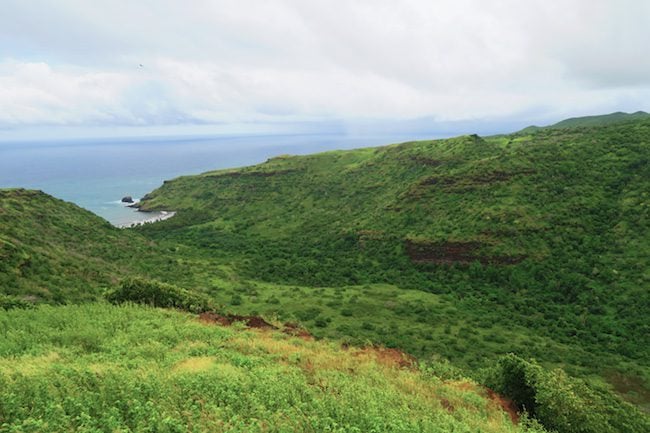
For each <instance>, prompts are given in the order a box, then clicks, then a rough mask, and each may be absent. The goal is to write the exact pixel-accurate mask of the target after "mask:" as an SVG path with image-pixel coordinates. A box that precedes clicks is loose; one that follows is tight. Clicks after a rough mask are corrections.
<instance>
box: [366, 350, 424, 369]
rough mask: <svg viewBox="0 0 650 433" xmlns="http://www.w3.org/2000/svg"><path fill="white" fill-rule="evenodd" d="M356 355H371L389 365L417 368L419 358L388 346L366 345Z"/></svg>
mask: <svg viewBox="0 0 650 433" xmlns="http://www.w3.org/2000/svg"><path fill="white" fill-rule="evenodd" d="M356 355H358V356H361V355H371V356H373V357H374V358H375V359H376V360H377V362H379V363H380V364H383V365H387V366H389V367H396V368H406V369H415V368H416V367H417V359H415V357H414V356H412V355H409V354H408V353H406V352H402V351H401V350H399V349H389V348H386V347H366V348H364V349H361V350H359V351H358V352H356Z"/></svg>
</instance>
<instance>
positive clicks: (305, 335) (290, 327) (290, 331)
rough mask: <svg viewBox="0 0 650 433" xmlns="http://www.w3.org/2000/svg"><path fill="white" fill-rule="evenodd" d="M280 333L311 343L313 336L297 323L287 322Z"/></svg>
mask: <svg viewBox="0 0 650 433" xmlns="http://www.w3.org/2000/svg"><path fill="white" fill-rule="evenodd" d="M282 332H283V333H285V334H287V335H292V336H294V337H298V338H302V339H303V340H308V341H311V340H313V339H314V337H313V335H311V334H310V333H309V331H307V330H306V329H305V328H303V327H301V326H300V325H298V324H297V323H292V322H287V323H285V324H284V329H282Z"/></svg>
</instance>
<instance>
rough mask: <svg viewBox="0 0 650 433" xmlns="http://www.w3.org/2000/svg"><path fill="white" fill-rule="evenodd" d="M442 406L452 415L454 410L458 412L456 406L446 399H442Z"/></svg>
mask: <svg viewBox="0 0 650 433" xmlns="http://www.w3.org/2000/svg"><path fill="white" fill-rule="evenodd" d="M440 405H441V406H442V407H443V409H445V410H446V411H447V412H449V413H452V412H453V411H454V410H456V408H455V407H454V405H453V404H451V402H450V401H449V400H447V399H446V398H444V397H443V398H441V399H440Z"/></svg>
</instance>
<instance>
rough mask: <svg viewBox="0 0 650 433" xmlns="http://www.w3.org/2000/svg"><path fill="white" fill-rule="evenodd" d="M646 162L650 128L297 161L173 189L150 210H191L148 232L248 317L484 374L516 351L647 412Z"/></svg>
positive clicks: (455, 142) (154, 196)
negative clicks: (185, 251) (293, 320)
mask: <svg viewBox="0 0 650 433" xmlns="http://www.w3.org/2000/svg"><path fill="white" fill-rule="evenodd" d="M649 160H650V121H648V120H642V121H634V122H628V123H622V124H614V125H609V126H604V127H595V128H583V129H562V130H559V129H558V130H555V129H549V130H543V131H539V132H537V133H535V134H532V135H531V134H524V133H519V134H513V135H509V136H499V137H487V138H481V137H478V136H465V137H458V138H454V139H450V140H436V141H425V142H412V143H402V144H397V145H391V146H386V147H381V148H372V149H360V150H354V151H344V152H343V151H342V152H327V153H323V154H318V155H310V156H301V157H290V156H285V157H278V158H273V159H271V160H269V161H268V162H266V163H264V164H261V165H258V166H254V167H245V168H242V169H233V170H222V171H216V172H208V173H205V174H203V175H199V176H187V177H181V178H178V179H175V180H173V181H169V182H166V183H165V185H163V186H162V187H161V188H160V189H158V190H156V191H154V192H153V193H151V194H149V195H148V196H147V197H146V199H145V200H144V201H143V207H144V208H145V209H169V210H176V211H179V213H178V215H177V216H176V217H175V218H173V219H171V220H168V221H166V222H163V223H161V224H156V225H153V226H150V227H144V228H142V229H139V231H140V232H141V233H143V234H145V235H146V236H149V237H151V238H154V239H159V240H165V241H173V242H176V243H179V244H184V245H188V246H189V245H191V246H192V247H193V248H195V250H194V251H195V254H196V255H197V256H198V257H201V258H202V259H203V260H206V261H211V262H212V263H214V264H215V265H214V266H215V269H217V268H218V269H221V270H222V271H223V273H224V275H225V276H223V277H222V278H212V279H211V280H210V281H211V285H212V286H213V287H214V293H215V296H217V297H220V300H222V301H223V302H230V303H231V304H232V307H233V308H235V309H237V310H239V311H264V312H269V311H270V312H277V313H278V314H293V315H294V316H296V317H297V318H299V319H301V320H306V321H308V323H309V324H310V326H311V327H312V328H319V329H317V330H316V332H323V333H324V334H327V335H338V336H350V335H351V336H353V337H356V338H370V339H372V340H375V341H380V342H382V343H385V344H390V345H394V346H397V347H406V348H408V349H409V350H414V351H415V353H417V354H420V355H430V354H442V355H443V356H445V357H448V358H450V359H452V361H454V362H456V363H459V364H460V365H466V366H470V367H472V368H476V367H478V366H480V364H481V362H482V361H485V359H486V356H487V359H489V358H490V357H491V356H495V355H498V354H499V353H504V352H508V351H514V352H517V353H520V354H522V355H525V356H534V357H536V358H537V359H540V360H541V361H543V362H545V363H548V364H549V365H561V366H563V367H565V368H567V369H569V371H572V372H573V373H574V374H579V375H585V376H586V375H590V374H595V375H598V376H600V377H601V378H603V379H605V380H607V381H608V382H609V383H610V384H611V385H612V386H614V387H619V389H620V390H621V391H622V392H623V393H627V394H629V395H628V397H630V398H631V399H633V400H634V399H636V401H637V402H640V403H641V404H648V397H647V396H648V392H647V391H646V390H645V389H647V386H648V383H650V381H649V378H650V369H649V367H650V362H649V360H650V353H649V352H648V350H649V349H648V348H650V339H649V336H650V328H649V325H648V323H647V320H646V317H647V313H648V311H649V305H650V296H649V291H648V287H649V279H650V274H648V263H649V258H650V243H649V242H648V241H647V240H648V239H649V238H650V233H649V224H648V213H649V212H650V211H649V209H650V207H649V205H648V195H647V194H648V191H650V168H649V167H650V164H648V161H649ZM228 270H230V274H229V273H228ZM228 275H230V277H229V276H228ZM247 279H248V280H254V281H253V282H246V280H247ZM255 281H257V282H259V283H256V282H255ZM267 283H272V285H273V284H275V286H273V287H276V288H275V289H274V288H272V287H271V286H272V285H271V286H269V285H268V284H267ZM208 285H210V284H208ZM386 285H388V286H386ZM314 286H316V287H331V288H332V289H327V288H324V289H320V290H315V289H310V288H311V287H314ZM382 287H389V289H388V290H385V289H382ZM390 287H392V289H391V288H390ZM223 288H226V290H222V289H223ZM348 288H351V289H349V290H348ZM342 289H345V290H343V291H342ZM404 289H409V290H413V291H412V292H410V293H421V295H415V296H410V295H409V296H404V297H402V295H401V293H403V292H401V290H404ZM208 290H210V289H209V288H208ZM325 293H329V294H331V295H330V296H331V299H327V298H324V297H323V295H324V294H325ZM404 298H406V299H409V300H408V301H405V300H404ZM347 318H350V320H349V321H348V319H347ZM351 322H352V323H351ZM320 329H322V330H323V331H321V330H320ZM440 337H442V338H440ZM621 375H623V377H625V379H624V380H623V382H626V383H628V384H631V385H632V386H631V387H626V386H621V385H620V381H621V380H620V377H621ZM644 387H646V388H644Z"/></svg>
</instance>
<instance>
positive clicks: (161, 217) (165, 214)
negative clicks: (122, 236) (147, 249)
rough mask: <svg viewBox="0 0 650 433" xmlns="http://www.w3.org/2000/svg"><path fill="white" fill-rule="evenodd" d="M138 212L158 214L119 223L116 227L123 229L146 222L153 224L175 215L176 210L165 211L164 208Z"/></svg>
mask: <svg viewBox="0 0 650 433" xmlns="http://www.w3.org/2000/svg"><path fill="white" fill-rule="evenodd" d="M137 212H140V213H143V214H144V213H146V214H156V215H153V216H151V217H149V218H146V219H143V220H139V221H132V222H129V223H124V224H117V225H116V227H118V228H121V229H126V228H131V227H137V226H141V225H145V224H152V223H155V222H158V221H164V220H167V219H169V218H171V217H173V216H174V215H176V212H174V211H164V210H163V211H152V212H148V211H141V210H138V211H137Z"/></svg>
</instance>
